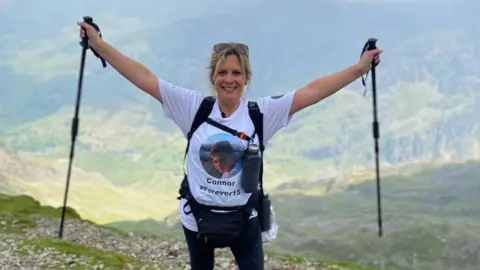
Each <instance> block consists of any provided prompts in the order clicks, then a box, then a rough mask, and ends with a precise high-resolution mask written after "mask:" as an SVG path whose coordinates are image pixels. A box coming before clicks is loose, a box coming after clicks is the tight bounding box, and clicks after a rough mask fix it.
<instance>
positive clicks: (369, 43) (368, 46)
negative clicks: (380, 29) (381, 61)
mask: <svg viewBox="0 0 480 270" xmlns="http://www.w3.org/2000/svg"><path fill="white" fill-rule="evenodd" d="M377 41H378V39H376V38H369V39H368V41H367V43H365V49H366V50H367V51H372V50H375V49H377V44H376V43H377ZM377 65H378V63H375V59H374V60H372V67H373V68H375V67H376V66H377Z"/></svg>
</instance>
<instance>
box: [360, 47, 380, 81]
mask: <svg viewBox="0 0 480 270" xmlns="http://www.w3.org/2000/svg"><path fill="white" fill-rule="evenodd" d="M381 53H383V51H382V50H380V49H375V50H371V51H367V50H365V52H363V54H362V57H361V58H360V61H358V64H357V65H358V67H359V69H360V71H361V73H362V75H363V74H365V73H367V72H368V71H369V70H370V69H371V68H372V63H373V62H374V61H375V64H378V63H380V54H381Z"/></svg>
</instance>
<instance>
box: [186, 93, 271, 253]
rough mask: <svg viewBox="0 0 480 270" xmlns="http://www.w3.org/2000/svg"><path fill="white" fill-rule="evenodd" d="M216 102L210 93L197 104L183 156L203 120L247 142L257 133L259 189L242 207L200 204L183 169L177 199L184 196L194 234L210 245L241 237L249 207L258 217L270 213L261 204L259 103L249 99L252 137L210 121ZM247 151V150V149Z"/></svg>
mask: <svg viewBox="0 0 480 270" xmlns="http://www.w3.org/2000/svg"><path fill="white" fill-rule="evenodd" d="M214 104H215V98H214V97H213V96H208V97H205V98H204V99H203V101H202V103H201V104H200V107H199V109H198V110H197V113H196V114H195V117H194V120H193V122H192V125H191V127H190V131H189V132H188V134H187V146H186V149H185V155H184V160H185V159H186V156H187V153H188V149H189V146H190V140H191V138H192V136H193V134H194V132H195V131H196V130H197V129H198V127H200V125H201V124H202V123H204V122H206V123H208V124H210V125H213V126H215V127H217V128H219V129H222V130H224V131H226V132H228V133H230V134H232V135H233V136H237V137H238V138H240V139H243V140H247V141H248V142H249V144H250V143H252V142H253V140H254V138H255V136H256V135H258V140H259V149H260V159H259V160H258V162H259V167H260V168H259V170H258V174H259V176H258V179H259V183H258V192H256V193H253V194H252V195H251V196H250V199H249V200H248V202H247V204H245V205H242V206H209V205H203V204H200V203H199V202H197V201H196V200H195V198H194V197H193V195H192V194H191V192H190V189H189V186H188V178H187V174H186V173H185V172H184V178H183V180H182V183H181V186H180V190H179V194H180V196H179V197H178V198H177V199H179V200H180V199H181V198H184V199H186V200H187V203H186V204H185V205H184V209H183V210H184V212H185V214H187V215H188V214H190V213H193V216H194V218H195V220H196V222H197V226H198V234H197V237H198V238H200V239H202V240H203V241H204V242H205V243H206V244H208V245H209V246H211V247H214V248H216V247H227V246H232V245H233V244H235V243H236V241H237V240H238V239H239V237H240V232H241V231H242V230H243V228H244V226H245V222H246V221H247V220H248V218H249V217H250V214H251V213H252V209H256V210H257V212H258V215H259V216H262V215H263V214H267V215H270V213H263V212H262V204H263V196H264V194H263V181H262V175H263V162H262V161H263V151H264V149H265V147H264V144H263V114H262V113H261V112H260V108H259V107H258V104H257V103H256V102H253V101H249V102H248V110H249V116H250V119H251V120H252V122H253V125H254V132H253V134H252V135H251V136H248V135H246V134H245V133H244V132H239V131H236V130H234V129H232V128H229V127H226V126H224V125H222V124H220V123H218V122H215V121H213V120H212V119H211V118H209V115H210V112H211V111H212V109H213V105H214ZM247 151H248V150H247ZM187 206H190V209H191V211H190V212H188V213H187V212H186V211H185V208H186V207H187ZM265 227H266V226H261V231H264V229H263V228H265Z"/></svg>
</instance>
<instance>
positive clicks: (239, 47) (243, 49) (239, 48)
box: [213, 42, 248, 55]
mask: <svg viewBox="0 0 480 270" xmlns="http://www.w3.org/2000/svg"><path fill="white" fill-rule="evenodd" d="M230 48H231V49H234V50H235V51H236V52H238V53H239V54H245V55H248V46H247V45H245V44H242V43H233V42H232V43H218V44H215V45H214V46H213V50H215V52H216V53H220V52H221V51H223V50H226V49H230Z"/></svg>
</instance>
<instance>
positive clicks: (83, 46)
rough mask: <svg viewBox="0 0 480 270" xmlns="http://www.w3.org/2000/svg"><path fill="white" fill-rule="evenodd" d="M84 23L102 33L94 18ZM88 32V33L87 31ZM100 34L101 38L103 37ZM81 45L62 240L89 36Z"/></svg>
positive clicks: (85, 19)
mask: <svg viewBox="0 0 480 270" xmlns="http://www.w3.org/2000/svg"><path fill="white" fill-rule="evenodd" d="M83 21H84V22H86V23H88V24H90V25H92V26H93V27H94V28H95V29H96V30H97V31H98V32H99V33H100V28H99V27H98V25H96V24H95V23H93V19H92V17H89V16H85V17H83ZM85 32H86V31H85ZM101 36H102V35H101V33H100V37H101ZM80 45H81V46H82V57H81V60H80V72H79V78H78V89H77V100H76V105H75V114H74V117H73V120H72V129H71V145H70V156H69V162H68V170H67V181H66V185H65V195H64V198H63V209H62V218H61V220H60V230H59V231H58V237H59V238H62V237H63V224H64V221H65V211H66V205H67V197H68V189H69V186H70V174H71V169H72V161H73V156H74V149H75V140H76V137H77V133H78V123H79V121H80V120H79V118H78V113H79V111H80V101H81V98H82V83H83V71H84V69H85V55H86V52H87V50H88V47H89V46H88V36H87V35H86V34H85V37H84V38H82V41H80ZM92 51H93V53H94V54H95V56H97V57H98V58H100V59H101V61H102V65H103V67H104V68H105V67H106V66H107V64H106V62H105V60H104V59H103V58H102V57H101V56H100V55H99V54H98V53H97V52H96V51H94V50H93V49H92Z"/></svg>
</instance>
